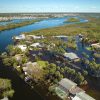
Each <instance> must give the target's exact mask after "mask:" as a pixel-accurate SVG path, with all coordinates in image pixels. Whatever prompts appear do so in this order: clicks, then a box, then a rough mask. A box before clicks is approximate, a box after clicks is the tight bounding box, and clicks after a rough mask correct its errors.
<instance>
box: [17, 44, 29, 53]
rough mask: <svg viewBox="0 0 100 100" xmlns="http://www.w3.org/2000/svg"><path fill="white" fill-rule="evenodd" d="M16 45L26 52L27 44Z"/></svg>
mask: <svg viewBox="0 0 100 100" xmlns="http://www.w3.org/2000/svg"><path fill="white" fill-rule="evenodd" d="M16 47H18V48H20V49H21V50H22V52H25V51H26V49H27V46H26V45H17V46H16Z"/></svg>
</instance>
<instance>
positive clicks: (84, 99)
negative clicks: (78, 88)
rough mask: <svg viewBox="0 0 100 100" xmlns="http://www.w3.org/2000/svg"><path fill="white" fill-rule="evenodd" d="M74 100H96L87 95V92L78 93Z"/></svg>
mask: <svg viewBox="0 0 100 100" xmlns="http://www.w3.org/2000/svg"><path fill="white" fill-rule="evenodd" d="M72 100H95V99H94V98H92V97H91V96H89V95H87V94H86V93H85V92H80V93H77V94H76V96H75V97H74V98H72Z"/></svg>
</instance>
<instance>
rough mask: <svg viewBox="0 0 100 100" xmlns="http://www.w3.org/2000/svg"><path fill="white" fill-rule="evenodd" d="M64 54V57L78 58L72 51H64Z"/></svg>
mask: <svg viewBox="0 0 100 100" xmlns="http://www.w3.org/2000/svg"><path fill="white" fill-rule="evenodd" d="M64 56H65V57H66V58H69V59H70V60H74V59H78V58H79V57H78V56H77V55H76V54H75V53H73V52H70V53H65V54H64Z"/></svg>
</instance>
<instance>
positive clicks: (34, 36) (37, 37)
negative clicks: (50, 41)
mask: <svg viewBox="0 0 100 100" xmlns="http://www.w3.org/2000/svg"><path fill="white" fill-rule="evenodd" d="M27 37H30V38H33V39H43V38H44V36H43V35H41V36H36V35H27Z"/></svg>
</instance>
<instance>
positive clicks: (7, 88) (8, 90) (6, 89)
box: [0, 78, 14, 99]
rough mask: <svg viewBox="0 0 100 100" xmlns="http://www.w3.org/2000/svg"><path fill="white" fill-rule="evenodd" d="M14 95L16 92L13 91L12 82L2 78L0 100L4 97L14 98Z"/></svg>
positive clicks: (0, 81)
mask: <svg viewBox="0 0 100 100" xmlns="http://www.w3.org/2000/svg"><path fill="white" fill-rule="evenodd" d="M13 94H14V90H13V89H12V86H11V81H10V80H8V79H1V78H0V99H2V98H3V97H12V96H13Z"/></svg>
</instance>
